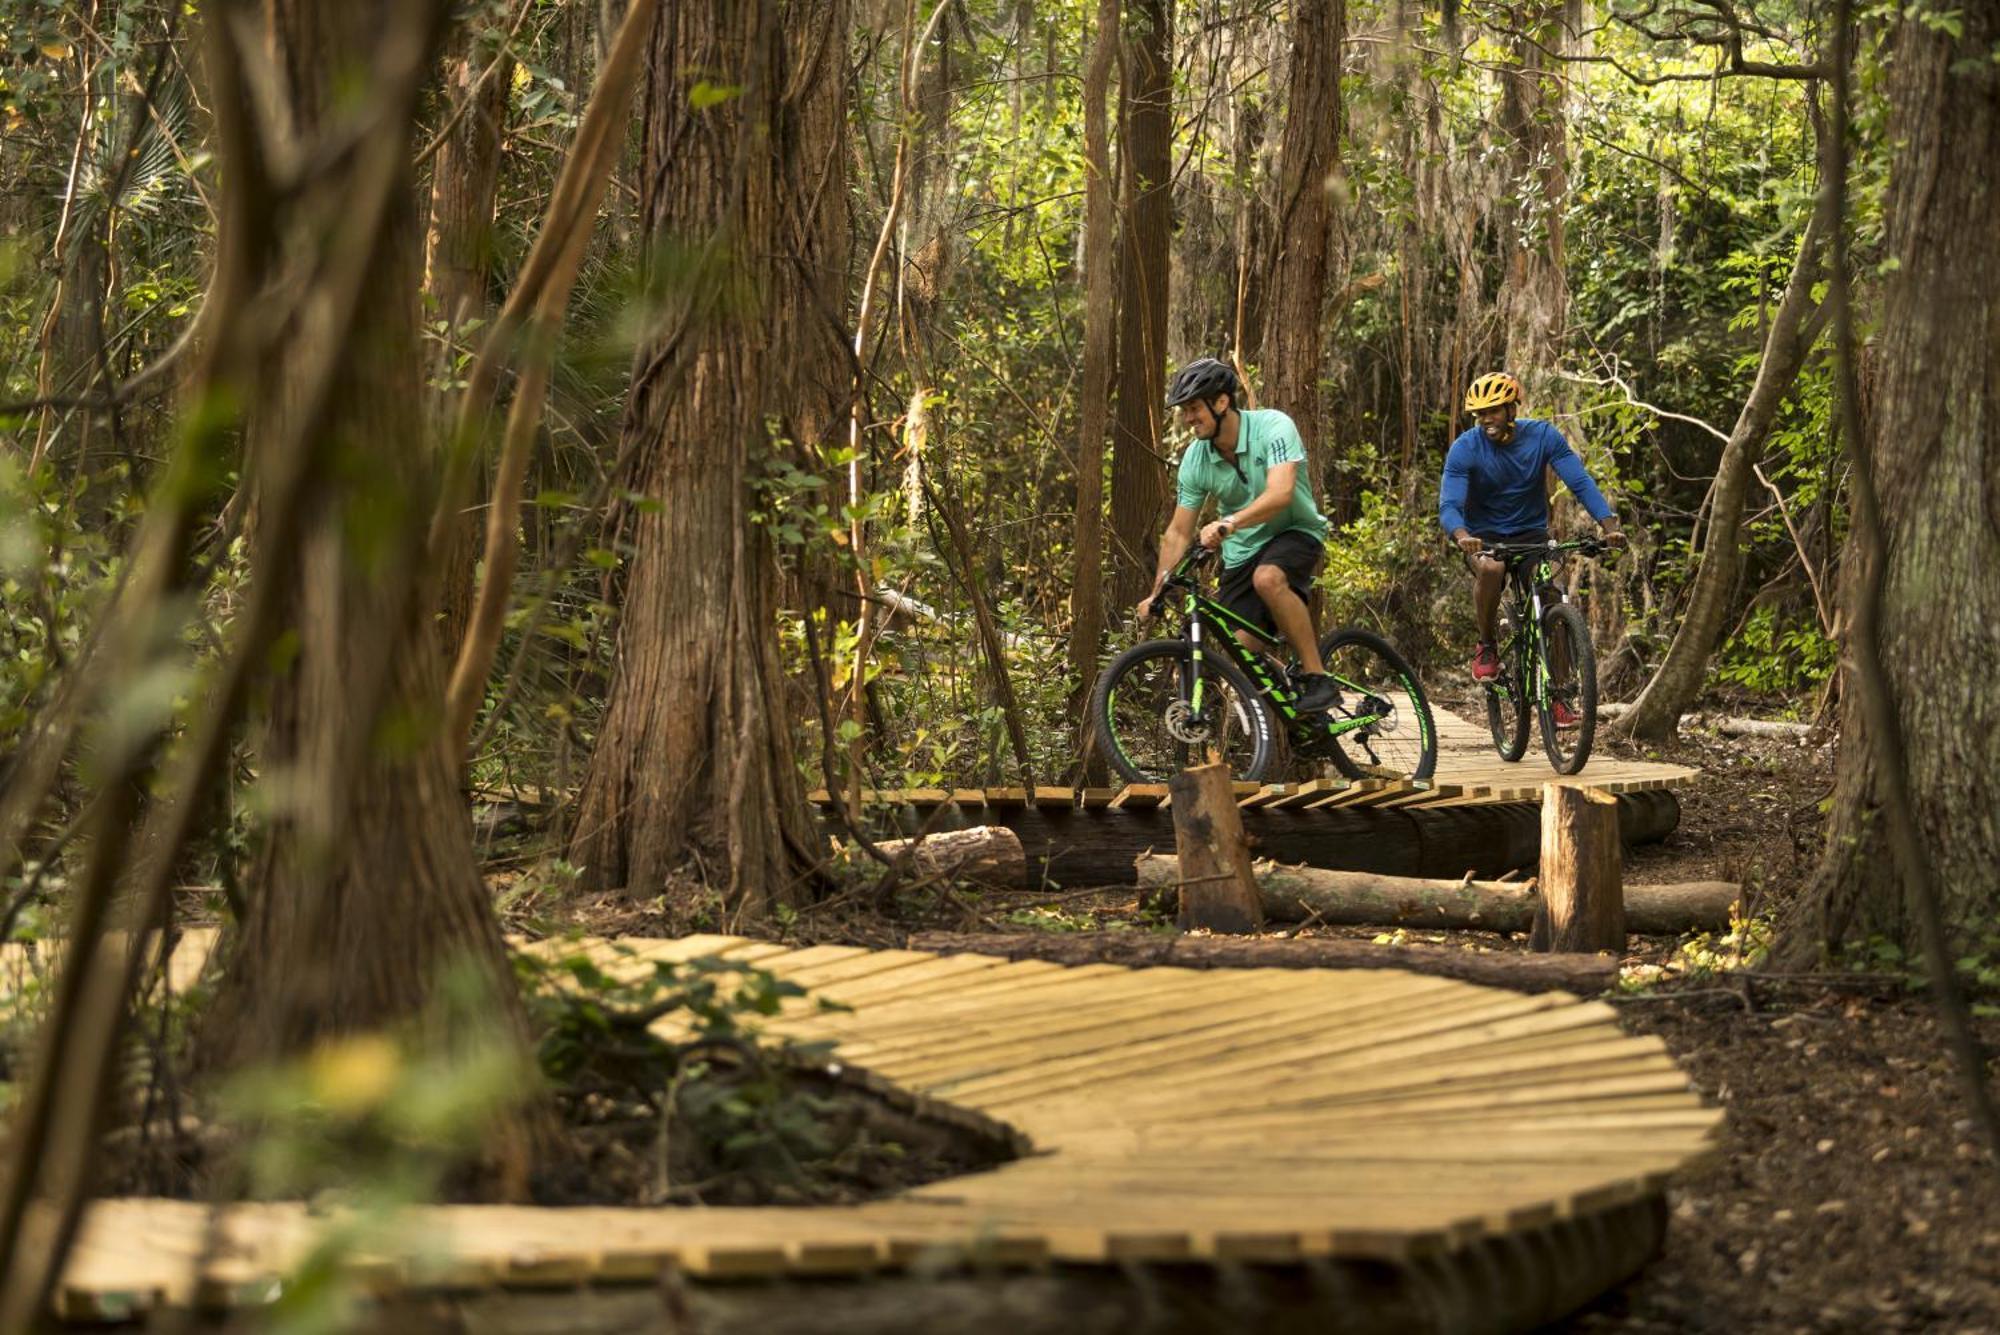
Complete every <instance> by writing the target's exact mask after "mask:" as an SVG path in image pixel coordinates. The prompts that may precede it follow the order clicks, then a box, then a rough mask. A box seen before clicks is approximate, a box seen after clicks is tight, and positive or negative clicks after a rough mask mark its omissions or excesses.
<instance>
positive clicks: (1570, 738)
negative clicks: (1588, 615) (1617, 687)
mask: <svg viewBox="0 0 2000 1335" xmlns="http://www.w3.org/2000/svg"><path fill="white" fill-rule="evenodd" d="M1542 671H1543V673H1544V674H1545V675H1544V677H1543V680H1544V681H1545V682H1546V684H1547V687H1548V689H1547V690H1544V691H1541V692H1539V693H1538V694H1537V696H1536V699H1535V713H1536V716H1537V718H1538V719H1539V720H1540V722H1541V727H1542V749H1543V750H1544V751H1546V752H1548V755H1549V764H1551V765H1553V766H1555V771H1556V773H1558V774H1575V773H1577V772H1579V771H1580V770H1582V769H1583V767H1584V765H1585V764H1586V763H1587V762H1588V761H1589V760H1590V744H1591V743H1592V742H1593V741H1594V740H1595V739H1596V737H1597V651H1596V649H1594V648H1593V647H1592V646H1591V643H1590V628H1589V627H1588V626H1586V625H1585V624H1584V621H1583V613H1582V612H1580V611H1578V610H1577V609H1576V608H1574V607H1572V606H1570V605H1569V604H1568V603H1557V604H1556V605H1555V606H1554V607H1551V608H1549V609H1548V610H1547V611H1546V612H1544V613H1542Z"/></svg>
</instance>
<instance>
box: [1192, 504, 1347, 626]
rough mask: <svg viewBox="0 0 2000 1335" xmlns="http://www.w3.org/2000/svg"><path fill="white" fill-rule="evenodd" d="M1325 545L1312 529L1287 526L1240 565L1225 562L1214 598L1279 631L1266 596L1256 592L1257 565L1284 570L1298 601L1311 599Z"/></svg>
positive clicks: (1253, 622) (1255, 623) (1324, 552)
mask: <svg viewBox="0 0 2000 1335" xmlns="http://www.w3.org/2000/svg"><path fill="white" fill-rule="evenodd" d="M1325 555H1326V549H1325V548H1324V547H1322V546H1320V544H1319V540H1318V539H1317V538H1315V537H1313V535H1312V534H1310V533H1305V532H1301V531H1300V530H1298V529H1288V530H1286V531H1285V532H1283V533H1280V534H1279V535H1278V536H1277V537H1275V538H1273V539H1271V540H1270V541H1269V542H1267V543H1265V544H1264V545H1263V546H1262V547H1260V548H1258V549H1257V554H1256V555H1255V556H1253V557H1251V558H1250V559H1249V560H1248V561H1245V562H1243V563H1242V564H1240V565H1233V566H1224V567H1223V568H1222V577H1221V578H1220V579H1218V580H1217V581H1216V584H1215V601H1217V602H1218V603H1221V604H1222V605H1223V606H1224V607H1226V608H1228V609H1229V610H1230V611H1232V612H1234V613H1235V614H1236V615H1237V616H1240V617H1242V618H1243V619H1244V620H1245V621H1247V622H1249V623H1250V624H1251V625H1253V626H1261V627H1263V628H1264V630H1265V631H1267V632H1269V633H1270V634H1273V635H1275V634H1277V633H1278V623H1277V622H1276V621H1274V620H1272V619H1271V609H1270V608H1268V607H1266V606H1264V600H1263V598H1262V597H1260V596H1259V595H1258V593H1257V588H1256V585H1255V584H1253V583H1252V582H1251V581H1252V579H1253V578H1254V577H1255V576H1256V573H1257V567H1258V566H1276V567H1278V568H1279V569H1280V570H1282V571H1284V572H1285V580H1286V582H1287V583H1289V584H1290V585H1291V586H1292V592H1293V593H1296V594H1297V595H1298V596H1299V601H1301V602H1306V603H1309V602H1311V600H1312V591H1313V575H1314V574H1316V573H1317V572H1318V570H1319V562H1320V558H1321V557H1323V556H1325Z"/></svg>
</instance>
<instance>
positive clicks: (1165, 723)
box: [1091, 640, 1276, 783]
mask: <svg viewBox="0 0 2000 1335" xmlns="http://www.w3.org/2000/svg"><path fill="white" fill-rule="evenodd" d="M1194 652H1195V649H1194V646H1193V645H1192V644H1190V643H1188V642H1187V641H1186V640H1148V641H1146V642H1145V643H1144V644H1135V645H1133V646H1132V647H1131V648H1130V649H1127V650H1126V651H1125V652H1124V653H1122V654H1120V655H1118V657H1116V658H1114V659H1112V660H1111V664H1110V666H1108V667H1106V668H1105V669H1104V672H1103V675H1101V676H1100V677H1099V678H1098V679H1097V690H1096V691H1095V692H1093V693H1092V695H1091V721H1092V724H1093V726H1094V727H1095V729H1096V733H1097V744H1098V745H1099V746H1100V747H1102V748H1103V750H1104V755H1105V758H1106V759H1107V760H1109V761H1110V762H1111V767H1112V768H1113V769H1114V770H1116V771H1117V772H1118V773H1119V775H1120V776H1121V777H1123V778H1124V779H1125V781H1126V782H1127V783H1165V782H1166V781H1167V780H1168V779H1170V778H1172V777H1173V776H1174V775H1176V774H1178V773H1180V771H1182V770H1184V769H1186V768H1187V767H1188V766H1190V765H1200V764H1204V763H1206V762H1207V760H1208V759H1209V758H1210V757H1211V756H1214V757H1215V758H1217V759H1220V760H1223V761H1225V762H1227V764H1228V765H1229V773H1230V776H1231V777H1232V778H1235V779H1239V780H1242V781H1244V782H1249V783H1255V782H1260V781H1262V779H1263V777H1264V771H1265V769H1266V768H1267V767H1268V766H1269V765H1270V763H1271V754H1272V751H1273V749H1274V747H1275V745H1276V729H1275V728H1274V726H1273V724H1272V722H1271V715H1270V712H1269V710H1268V709H1267V708H1266V706H1265V703H1264V698H1263V697H1262V696H1260V695H1258V694H1257V692H1256V691H1255V690H1254V689H1253V688H1252V687H1251V685H1250V683H1249V681H1248V680H1247V679H1246V678H1245V677H1244V676H1243V674H1242V672H1240V671H1239V670H1238V669H1237V667H1236V665H1235V664H1234V663H1231V662H1229V661H1228V660H1226V659H1222V658H1218V657H1216V656H1215V655H1214V654H1204V655H1203V657H1202V660H1201V675H1200V684H1201V699H1200V700H1199V701H1196V700H1195V699H1194V698H1193V697H1194V689H1193V687H1194V682H1195V676H1194V673H1193V672H1192V670H1191V669H1192V667H1193V664H1194Z"/></svg>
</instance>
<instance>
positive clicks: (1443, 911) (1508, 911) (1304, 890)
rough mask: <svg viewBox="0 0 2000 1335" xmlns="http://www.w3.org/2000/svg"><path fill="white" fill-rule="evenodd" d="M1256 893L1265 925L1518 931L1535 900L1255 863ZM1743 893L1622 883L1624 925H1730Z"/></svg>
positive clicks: (1149, 881)
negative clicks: (1623, 891)
mask: <svg viewBox="0 0 2000 1335" xmlns="http://www.w3.org/2000/svg"><path fill="white" fill-rule="evenodd" d="M1133 868H1134V870H1135V871H1136V872H1137V874H1138V879H1139V884H1140V885H1141V886H1151V887H1154V888H1157V889H1169V888H1172V887H1174V886H1178V885H1179V884H1180V882H1181V869H1180V861H1179V859H1177V858H1173V857H1170V856H1168V855H1166V854H1164V853H1145V854H1141V855H1140V856H1139V857H1138V858H1136V859H1134V860H1133ZM1255 871H1256V875H1257V893H1258V897H1259V898H1260V899H1261V900H1262V901H1263V904H1264V916H1265V917H1266V918H1268V919H1269V920H1271V921H1272V922H1305V921H1307V920H1309V919H1310V920H1313V921H1317V922H1323V923H1326V924H1328V925H1330V926H1334V927H1439V928H1452V929H1457V930H1466V929H1471V930H1477V931H1486V932H1525V931H1528V930H1529V929H1530V928H1531V927H1532V926H1533V925H1534V921H1535V909H1536V907H1537V906H1538V905H1539V904H1540V902H1541V896H1540V895H1539V894H1537V893H1536V888H1535V883H1534V882H1533V881H1464V880H1461V881H1446V880H1421V879H1418V878H1415V877H1409V876H1380V875H1377V874H1375V873H1372V872H1361V871H1332V870H1329V869H1327V868H1324V867H1289V866H1282V865H1280V864H1278V863H1276V862H1259V863H1257V864H1256V867H1255ZM1741 894H1742V887H1741V886H1738V885H1737V884H1735V883H1734V882H1733V881H1683V882H1679V883H1676V884H1669V885H1628V886H1626V887H1625V925H1626V928H1627V930H1629V931H1632V932H1636V933H1638V934H1639V935H1641V936H1680V935H1683V934H1685V933H1688V932H1721V931H1727V930H1728V928H1729V914H1730V909H1731V907H1732V906H1733V905H1734V904H1735V903H1736V901H1737V899H1738V897H1739V896H1740V895H1741Z"/></svg>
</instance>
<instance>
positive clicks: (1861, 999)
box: [570, 732, 2000, 1335]
mask: <svg viewBox="0 0 2000 1335" xmlns="http://www.w3.org/2000/svg"><path fill="white" fill-rule="evenodd" d="M1607 749H1608V750H1610V751H1612V752H1614V753H1618V754H1624V755H1628V756H1633V757H1645V758H1650V759H1660V760H1667V761H1673V762H1676V763H1681V764H1688V765H1694V766H1698V767H1700V768H1701V769H1702V771H1703V775H1702V778H1701V780H1700V781H1699V782H1698V784H1697V785H1696V786H1694V787H1692V788H1690V789H1687V790H1684V791H1683V793H1682V795H1681V796H1682V804H1683V813H1682V821H1681V825H1680V828H1679V829H1678V830H1676V831H1675V833H1674V834H1673V836H1672V837H1671V838H1670V839H1668V840H1667V841H1666V842H1665V843H1663V844H1660V845H1656V846H1653V847H1648V848H1641V849H1637V850H1634V851H1633V854H1632V856H1631V857H1630V860H1629V861H1628V863H1627V867H1626V876H1627V879H1628V881H1631V882H1634V883H1645V882H1667V881H1688V880H1710V879H1713V880H1729V881H1737V882H1740V883H1741V884H1743V885H1744V886H1745V887H1746V888H1747V889H1748V891H1749V894H1748V901H1749V902H1748V908H1749V912H1750V916H1751V917H1752V918H1753V919H1755V920H1756V922H1755V924H1754V925H1753V927H1752V928H1751V929H1750V930H1749V931H1747V932H1744V933H1741V934H1740V936H1741V938H1742V939H1725V940H1698V941H1696V942H1694V943H1692V944H1690V943H1684V942H1679V941H1674V940H1666V939H1637V938H1635V940H1634V942H1633V945H1632V950H1631V953H1630V955H1629V956H1628V959H1627V964H1628V966H1653V967H1654V968H1658V969H1662V970H1665V971H1666V972H1667V973H1668V974H1669V975H1670V976H1669V977H1668V978H1667V980H1666V981H1664V982H1662V983H1660V984H1658V985H1656V986H1653V987H1650V988H1647V989H1645V990H1642V991H1639V992H1636V993H1632V994H1629V995H1621V996H1618V997H1616V998H1614V999H1613V1000H1614V1004H1615V1005H1617V1006H1618V1008H1619V1010H1620V1012H1621V1014H1622V1015H1623V1017H1624V1023H1625V1025H1626V1026H1627V1028H1629V1029H1630V1030H1631V1031H1632V1032H1634V1033H1647V1034H1657V1035H1658V1036H1659V1037H1660V1038H1661V1039H1662V1040H1663V1041H1664V1042H1665V1043H1666V1044H1667V1046H1668V1048H1669V1049H1670V1050H1671V1051H1672V1052H1673V1054H1674V1056H1675V1057H1676V1059H1677V1060H1679V1062H1680V1063H1681V1065H1682V1066H1683V1068H1684V1069H1686V1070H1687V1072H1688V1074H1689V1076H1690V1077H1691V1079H1692V1080H1693V1081H1694V1083H1695V1085H1696V1087H1697V1088H1699V1089H1700V1091H1701V1092H1702V1093H1703V1095H1704V1096H1706V1097H1707V1098H1708V1099H1709V1100H1711V1101H1712V1102H1714V1103H1716V1104H1718V1105H1720V1106H1722V1107H1724V1108H1726V1109H1727V1110H1728V1113H1729V1116H1728V1119H1727V1121H1726V1122H1725V1124H1724V1130H1723V1134H1722V1139H1721V1142H1720V1144H1719V1146H1718V1150H1717V1153H1716V1154H1715V1155H1714V1156H1713V1157H1712V1158H1711V1159H1710V1160H1709V1162H1707V1163H1706V1164H1705V1165H1703V1166H1701V1167H1699V1168H1698V1169H1696V1170H1694V1171H1693V1172H1691V1173H1689V1174H1687V1175H1686V1176H1685V1178H1684V1179H1683V1180H1682V1181H1681V1182H1680V1184H1679V1185H1678V1186H1676V1187H1675V1188H1674V1189H1673V1190H1672V1192H1671V1193H1670V1204H1671V1209H1672V1224H1671V1226H1670V1227H1669V1229H1668V1233H1667V1243H1666V1248H1665V1251H1664V1253H1663V1254H1662V1255H1661V1256H1660V1257H1659V1258H1657V1259H1656V1260H1655V1261H1654V1262H1653V1264H1651V1265H1650V1266H1648V1267H1647V1269H1646V1270H1645V1271H1643V1272H1642V1273H1641V1274H1640V1275H1639V1276H1638V1277H1637V1278H1636V1279H1635V1280H1634V1281H1633V1282H1632V1283H1630V1284H1628V1285H1627V1286H1625V1287H1624V1288H1622V1289H1620V1290H1617V1291H1614V1292H1612V1293H1610V1294H1607V1295H1606V1296H1605V1297H1604V1298H1603V1299H1601V1300H1600V1301H1599V1302H1597V1303H1596V1304H1594V1305H1593V1306H1592V1307H1590V1308H1589V1309H1587V1310H1585V1311H1583V1312H1581V1313H1578V1314H1577V1315H1575V1316H1574V1317H1572V1318H1571V1319H1570V1320H1568V1321H1567V1322H1565V1323H1563V1324H1562V1325H1561V1326H1560V1327H1558V1328H1557V1329H1558V1330H1560V1331H1562V1332H1564V1333H1565V1335H1600V1333H1602V1332H1614V1331H1616V1332H1648V1333H1650V1332H1711V1331H1712V1332H1724V1331H1727V1332H1740V1331H1801V1332H1827V1331H1855V1332H1861V1331H1868V1332H1876V1331H1919V1330H1921V1331H1944V1332H1966V1333H1967V1335H1970V1333H1971V1332H1990V1331H1994V1330H2000V1184H1996V1179H1995V1165H1994V1164H1993V1162H1992V1160H1991V1156H1990V1155H1989V1154H1988V1153H1987V1152H1986V1151H1985V1150H1984V1149H1983V1148H1982V1147H1980V1146H1979V1145H1978V1144H1977V1143H1976V1137H1975V1134H1974V1131H1973V1128H1972V1125H1971V1123H1970V1121H1969V1120H1967V1116H1966V1111H1965V1105H1964V1102H1963V1099H1962V1097H1961V1096H1960V1093H1959V1089H1958V1087H1957V1085H1956V1084H1955V1083H1954V1074H1953V1070H1952V1066H1951V1062H1950V1059H1949V1056H1948V1054H1947V1050H1946V1047H1945V1044H1944V1041H1943V1038H1942V1037H1941V1035H1940V1034H1939V1031H1938V1027H1937V1025H1936V1022H1935V1019H1934V1014H1933V1011H1932V1008H1931V1006H1930V1004H1929V1002H1928V1001H1927V1000H1926V999H1925V998H1924V997H1923V996H1922V995H1921V994H1920V993H1913V992H1912V991H1910V990H1909V988H1908V987H1907V986H1906V984H1905V981H1904V979H1903V977H1902V976H1901V975H1899V974H1894V973H1872V974H1836V975H1825V976H1814V977H1809V978H1801V977H1774V976H1771V975H1760V976H1759V977H1758V980H1757V981H1755V982H1754V983H1745V982H1744V981H1743V975H1741V974H1737V973H1730V972H1727V971H1726V966H1727V965H1729V964H1731V963H1733V962H1734V961H1735V959H1736V956H1737V952H1738V951H1739V950H1741V949H1742V948H1744V947H1745V946H1747V945H1750V944H1753V943H1754V942H1755V941H1756V940H1758V939H1760V938H1762V937H1763V936H1764V935H1765V934H1766V933H1767V932H1768V925H1769V923H1770V922H1771V921H1773V920H1777V921H1782V919H1783V917H1784V915H1785V913H1786V912H1787V911H1788V910H1789V909H1790V908H1791V907H1792V905H1793V904H1794V902H1795V901H1796V899H1797V897H1798V896H1799V894H1800V893H1801V892H1802V890H1803V889H1804V887H1805V886H1806V884H1807V882H1808V881H1809V880H1810V878H1811V875H1812V872H1813V869H1814V866H1815V864H1816V862H1817V860H1818V858H1819V853H1820V844H1821V835H1820V831H1821V827H1822V823H1823V821H1824V812H1823V810H1822V806H1821V804H1822V803H1823V802H1824V801H1825V800H1826V799H1827V797H1828V795H1829V794H1830V793H1831V791H1832V786H1833V774H1832V764H1833V758H1832V749H1831V747H1828V746H1808V745H1801V744H1799V743H1796V742H1792V741H1788V740H1774V739H1765V738H1750V739H1737V738H1722V737H1718V736H1715V735H1712V734H1703V733H1699V732H1696V733H1694V734H1692V735H1688V736H1684V737H1682V738H1681V739H1679V740H1678V741H1676V742H1674V743H1672V744H1670V745H1667V746H1663V747H1650V748H1634V747H1624V746H1619V747H1612V748H1607ZM1586 773H1587V771H1586ZM570 923H571V925H574V926H580V927H584V928H586V929H587V930H590V931H593V932H603V933H607V934H614V933H624V934H645V935H666V934H672V933H673V932H675V931H683V930H691V929H692V928H693V927H694V926H696V924H691V923H686V922H676V921H673V920H671V919H669V918H667V917H665V916H664V915H661V914H660V913H658V912H657V911H654V910H648V909H639V908H635V907H634V906H632V905H630V903H629V901H627V902H625V903H624V904H622V905H620V906H618V907H616V908H613V907H612V906H610V905H609V904H605V905H602V906H600V907H597V908H595V909H593V908H590V907H581V908H580V910H579V911H577V912H576V913H575V914H574V916H573V917H571V918H570ZM931 927H942V928H949V929H954V930H961V931H966V930H970V931H979V930H1006V931H1020V930H1023V929H1028V928H1035V927H1041V928H1045V929H1048V930H1056V931H1089V930H1134V929H1138V930H1146V929H1156V930H1157V929H1161V928H1162V927H1163V924H1162V923H1161V922H1160V920H1159V919H1158V918H1157V917H1156V916H1154V915H1152V914H1149V913H1147V912H1145V911H1143V910H1142V909H1141V907H1140V905H1139V903H1138V902H1137V900H1136V897H1135V894H1134V891H1133V888H1132V887H1130V886H1120V887H1106V888H1104V889H1102V890H1095V891H1093V890H1088V889H1083V890H1065V891H1062V892H1059V893H1042V894H1037V893H1028V892H1020V893H1013V894H999V893H994V892H988V893H986V894H983V895H980V894H972V893H967V892H952V891H944V890H942V889H933V890H928V891H920V892H918V893H916V894H910V895H904V896H901V897H899V898H898V900H897V902H896V903H895V904H894V905H891V906H888V907H886V908H883V907H881V906H873V905H863V904H860V903H856V902H854V901H851V900H850V901H847V902H844V903H841V904H838V905H836V906H834V907H833V908H832V909H831V910H829V911H827V912H825V913H808V914H807V915H805V916H802V917H801V918H800V919H799V920H798V921H797V922H796V923H795V924H794V925H793V928H792V930H791V931H790V932H789V933H788V936H790V937H795V938H797V939H799V940H800V941H802V942H804V941H811V942H822V941H828V942H830V941H844V942H850V943H853V944H857V945H870V946H887V945H895V944H900V943H901V940H902V939H903V937H904V936H905V934H907V933H908V932H910V931H912V930H917V929H919V928H931ZM709 929H710V930H713V928H712V927H710V928H709ZM1308 934H1310V935H1345V936H1359V937H1364V938H1365V937H1369V936H1374V935H1376V933H1375V932H1374V930H1373V929H1365V928H1326V927H1316V928H1312V929H1309V932H1308ZM1397 935H1398V939H1405V940H1410V941H1422V942H1425V943H1438V944H1447V945H1452V944H1455V945H1462V946H1465V947H1468V948H1475V949H1503V950H1504V949H1523V948H1525V947H1524V945H1523V944H1522V942H1521V940H1520V939H1518V938H1517V939H1515V940H1513V941H1509V940H1508V939H1507V938H1505V937H1503V936H1499V935H1495V934H1490V933H1478V932H1441V931H1423V932H1412V933H1407V934H1397ZM1638 971H1644V970H1638ZM1631 972H1635V970H1630V969H1628V974H1629V973H1631ZM1981 1024H1982V1037H1983V1038H1984V1039H1985V1040H1986V1042H1987V1044H1988V1046H1989V1048H2000V1021H1996V1020H1991V1019H1989V1020H1985V1021H1982V1022H1981Z"/></svg>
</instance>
